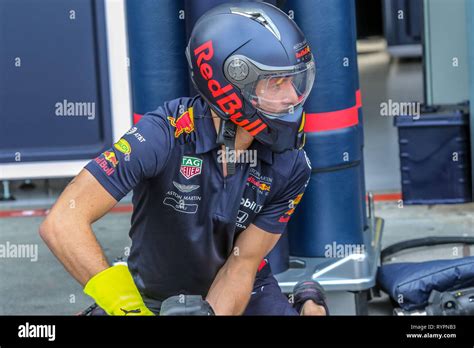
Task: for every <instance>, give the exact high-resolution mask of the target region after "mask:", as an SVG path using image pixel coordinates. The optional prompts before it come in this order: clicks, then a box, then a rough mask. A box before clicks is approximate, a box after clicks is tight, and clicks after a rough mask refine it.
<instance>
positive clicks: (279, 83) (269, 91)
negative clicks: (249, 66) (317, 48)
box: [242, 60, 316, 117]
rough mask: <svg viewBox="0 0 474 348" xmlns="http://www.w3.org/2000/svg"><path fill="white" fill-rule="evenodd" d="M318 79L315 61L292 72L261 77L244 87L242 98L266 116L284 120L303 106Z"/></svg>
mask: <svg viewBox="0 0 474 348" xmlns="http://www.w3.org/2000/svg"><path fill="white" fill-rule="evenodd" d="M315 75H316V69H315V64H314V61H313V60H312V61H310V62H308V63H305V64H301V65H300V66H299V68H298V69H297V70H294V71H292V72H275V73H271V74H262V75H260V76H259V78H258V79H257V80H256V81H255V82H253V83H250V84H248V85H245V86H244V88H243V90H242V94H243V96H244V97H245V98H246V99H247V100H248V101H249V102H250V103H251V104H252V105H253V106H254V107H255V108H256V109H257V110H259V111H261V112H262V113H263V114H264V115H266V116H268V117H279V116H283V115H286V114H288V113H291V112H292V111H293V110H294V109H296V108H297V107H300V106H302V105H303V104H304V102H305V101H306V99H307V98H308V96H309V93H310V92H311V89H312V88H313V84H314V80H315Z"/></svg>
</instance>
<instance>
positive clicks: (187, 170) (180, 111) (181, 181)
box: [85, 97, 311, 300]
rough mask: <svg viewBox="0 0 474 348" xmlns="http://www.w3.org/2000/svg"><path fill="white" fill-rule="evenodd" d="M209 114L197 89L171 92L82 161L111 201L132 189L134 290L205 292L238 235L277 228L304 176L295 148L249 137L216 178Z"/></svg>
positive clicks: (217, 155)
mask: <svg viewBox="0 0 474 348" xmlns="http://www.w3.org/2000/svg"><path fill="white" fill-rule="evenodd" d="M211 117H212V115H211V112H210V109H209V106H208V105H207V104H206V103H205V102H204V100H203V99H202V98H201V97H195V98H180V99H176V100H172V101H170V102H167V103H165V104H164V106H162V107H159V108H158V109H157V110H156V111H154V112H150V113H147V114H146V115H144V116H143V117H142V118H141V119H140V121H139V122H138V123H136V124H135V125H134V127H132V128H131V129H130V130H129V131H128V132H127V133H126V134H125V135H124V136H123V137H122V138H121V139H120V140H119V141H117V143H115V144H114V145H113V146H112V147H111V148H110V149H108V150H107V151H105V152H104V153H102V154H101V155H100V156H98V157H97V158H95V159H94V160H92V161H90V162H89V163H88V164H87V165H86V167H85V168H86V169H87V170H88V171H89V172H90V173H91V174H92V175H93V176H94V177H95V178H96V179H97V180H98V181H99V183H100V184H101V185H102V186H103V187H104V188H105V190H107V191H108V192H109V193H110V194H111V195H112V196H113V197H114V198H115V199H116V200H117V201H119V200H120V199H122V198H123V197H124V196H125V195H126V194H127V193H128V192H129V191H131V190H133V198H132V202H133V208H134V209H133V214H132V218H131V228H130V233H129V235H130V238H131V240H132V246H131V249H130V256H129V258H128V265H129V269H130V271H131V273H132V276H133V278H134V281H135V283H136V285H137V287H138V289H139V290H140V292H141V293H142V294H143V295H144V296H147V297H150V298H154V299H157V300H164V299H166V298H167V297H170V296H173V295H177V294H191V295H202V296H206V294H207V292H208V290H209V288H210V286H211V284H212V282H213V280H214V278H215V276H216V274H217V272H218V270H219V269H220V268H221V267H222V266H223V264H224V263H225V261H226V260H227V258H228V257H229V255H231V253H232V252H235V251H234V250H233V246H234V243H235V241H236V238H237V237H238V236H239V234H240V233H241V232H242V231H244V230H245V229H246V228H247V227H248V226H249V225H250V224H254V225H256V226H257V227H259V228H261V229H263V230H265V231H267V232H269V233H277V234H281V233H283V232H284V231H285V228H286V225H287V223H288V221H289V220H290V218H291V216H292V214H293V212H294V210H295V207H296V206H297V205H298V203H299V202H300V200H301V198H302V196H303V192H304V190H305V188H306V186H307V184H308V182H309V177H310V173H311V167H310V163H309V160H308V159H307V157H306V154H305V152H304V151H303V150H293V151H287V152H284V153H282V154H276V153H273V152H272V151H271V150H270V149H268V148H267V147H265V146H264V145H262V144H261V143H259V142H258V141H256V140H254V141H253V142H252V144H251V146H250V148H249V149H248V151H247V152H246V153H244V154H243V155H242V156H241V157H240V158H238V162H237V163H236V171H235V174H234V175H231V176H227V177H224V175H223V168H222V156H223V153H222V152H221V147H220V146H219V145H217V144H216V137H217V134H216V129H215V127H214V123H213V120H212V118H211ZM252 154H253V155H254V156H252ZM230 155H231V154H230Z"/></svg>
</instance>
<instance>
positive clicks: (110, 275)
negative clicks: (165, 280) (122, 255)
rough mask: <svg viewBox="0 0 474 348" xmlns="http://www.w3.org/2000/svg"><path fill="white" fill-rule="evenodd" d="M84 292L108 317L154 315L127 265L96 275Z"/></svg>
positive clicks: (111, 268) (114, 267) (117, 266)
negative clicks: (144, 300)
mask: <svg viewBox="0 0 474 348" xmlns="http://www.w3.org/2000/svg"><path fill="white" fill-rule="evenodd" d="M84 292H85V293H86V294H87V295H89V296H90V297H92V298H93V299H94V300H95V302H96V303H97V304H98V305H99V306H100V307H101V308H102V309H103V310H104V311H105V312H106V313H107V314H108V315H154V314H153V313H152V312H151V311H150V310H149V309H148V308H146V306H145V304H144V303H143V299H142V297H141V295H140V293H139V292H138V289H137V287H136V286H135V283H134V282H133V279H132V275H131V274H130V272H129V270H128V267H127V266H126V265H116V266H113V267H110V268H107V269H106V270H105V271H102V272H100V273H99V274H96V275H95V276H94V277H92V279H91V280H89V282H87V284H86V286H85V288H84Z"/></svg>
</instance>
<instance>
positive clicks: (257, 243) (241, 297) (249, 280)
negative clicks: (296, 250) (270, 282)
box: [206, 224, 281, 315]
mask: <svg viewBox="0 0 474 348" xmlns="http://www.w3.org/2000/svg"><path fill="white" fill-rule="evenodd" d="M280 236H281V235H280V234H276V233H268V232H266V231H264V230H262V229H261V228H258V227H257V226H255V225H253V224H251V225H250V226H249V227H248V228H247V229H246V230H245V231H243V232H242V233H241V234H240V235H239V237H238V238H237V240H236V242H235V245H234V250H233V251H232V254H231V255H230V256H229V258H228V259H227V261H226V263H225V264H224V266H222V268H221V269H220V270H219V272H218V273H217V276H216V278H215V279H214V282H213V283H212V285H211V288H210V290H209V293H208V294H207V298H206V300H207V301H208V302H209V304H210V305H211V306H212V308H213V309H214V312H215V313H216V314H217V315H240V314H242V313H243V312H244V310H245V308H246V307H247V304H248V302H249V300H250V294H251V292H252V288H253V284H254V281H255V275H256V273H257V269H258V266H259V264H260V262H261V261H262V259H263V258H264V257H265V256H266V255H267V254H268V253H269V252H270V250H272V249H273V247H274V246H275V244H276V243H277V242H278V239H280Z"/></svg>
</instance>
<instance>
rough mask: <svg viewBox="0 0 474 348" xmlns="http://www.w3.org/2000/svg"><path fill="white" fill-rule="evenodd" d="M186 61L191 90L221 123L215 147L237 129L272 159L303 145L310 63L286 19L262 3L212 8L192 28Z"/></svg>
mask: <svg viewBox="0 0 474 348" xmlns="http://www.w3.org/2000/svg"><path fill="white" fill-rule="evenodd" d="M186 57H187V59H188V64H189V68H190V72H191V80H192V81H193V84H194V86H195V87H196V89H197V90H198V92H199V93H200V95H201V96H202V97H203V98H204V99H205V100H206V102H207V103H208V104H209V105H210V107H211V108H212V109H213V110H214V112H215V113H216V114H217V115H218V116H219V117H220V118H221V119H222V120H224V122H221V130H220V132H219V137H218V142H221V143H225V144H226V146H227V144H229V143H230V142H229V139H232V137H234V139H235V127H236V126H240V127H242V128H244V129H245V130H247V131H248V132H249V133H250V134H251V135H252V136H254V137H255V139H257V140H258V141H260V142H261V143H263V144H264V145H267V146H269V147H270V148H271V149H272V151H274V152H284V151H286V150H290V149H295V148H301V147H302V146H303V145H304V132H303V129H304V118H305V117H304V112H303V104H304V102H305V101H306V99H307V97H308V95H309V93H310V91H311V89H312V87H313V83H314V79H315V62H314V58H313V55H312V53H311V50H310V47H309V45H308V43H307V41H306V39H305V37H304V34H303V33H302V32H301V30H300V29H299V28H298V26H297V25H296V23H295V22H294V21H293V20H291V19H290V18H289V17H288V16H287V15H286V14H285V13H284V12H282V11H281V10H279V9H278V8H276V7H275V6H273V5H270V4H267V3H263V2H239V3H234V4H233V3H228V4H223V5H220V6H217V7H215V8H213V9H212V10H210V11H209V12H207V13H206V14H204V15H203V16H202V17H201V18H200V19H199V20H198V21H197V23H196V25H195V26H194V29H193V32H192V34H191V37H190V40H189V44H188V46H187V48H186ZM222 124H224V125H227V126H224V127H223V126H222ZM229 124H232V126H233V127H234V131H232V127H231V126H229ZM226 137H227V142H226V141H225V138H226ZM219 139H224V140H222V141H219Z"/></svg>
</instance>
